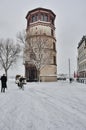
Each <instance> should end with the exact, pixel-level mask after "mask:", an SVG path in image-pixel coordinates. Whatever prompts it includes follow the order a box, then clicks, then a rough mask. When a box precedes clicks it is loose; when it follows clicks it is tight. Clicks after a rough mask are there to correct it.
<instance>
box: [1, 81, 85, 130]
mask: <svg viewBox="0 0 86 130" xmlns="http://www.w3.org/2000/svg"><path fill="white" fill-rule="evenodd" d="M0 130H86V84H81V83H77V82H72V83H69V82H68V81H59V82H51V83H49V82H48V83H44V82H43V83H38V82H33V83H27V84H26V85H24V90H22V89H19V88H18V87H17V85H16V84H15V81H14V80H8V89H7V90H6V92H5V93H0Z"/></svg>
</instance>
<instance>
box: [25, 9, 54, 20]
mask: <svg viewBox="0 0 86 130" xmlns="http://www.w3.org/2000/svg"><path fill="white" fill-rule="evenodd" d="M37 10H43V11H47V12H50V13H52V14H53V16H54V17H56V15H55V14H54V12H53V11H52V10H50V9H46V8H41V7H39V8H35V9H33V10H30V11H28V13H27V15H26V19H27V17H28V15H30V14H31V13H32V12H35V11H37Z"/></svg>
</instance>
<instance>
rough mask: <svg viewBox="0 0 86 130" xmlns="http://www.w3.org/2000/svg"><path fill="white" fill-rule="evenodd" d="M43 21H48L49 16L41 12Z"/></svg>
mask: <svg viewBox="0 0 86 130" xmlns="http://www.w3.org/2000/svg"><path fill="white" fill-rule="evenodd" d="M41 21H46V22H47V21H48V16H47V15H46V14H41Z"/></svg>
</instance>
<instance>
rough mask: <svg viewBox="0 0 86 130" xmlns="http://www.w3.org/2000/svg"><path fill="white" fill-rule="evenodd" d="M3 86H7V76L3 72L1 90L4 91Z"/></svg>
mask: <svg viewBox="0 0 86 130" xmlns="http://www.w3.org/2000/svg"><path fill="white" fill-rule="evenodd" d="M5 88H7V76H6V75H5V74H3V76H1V92H5Z"/></svg>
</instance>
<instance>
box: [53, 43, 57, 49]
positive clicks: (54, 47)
mask: <svg viewBox="0 0 86 130" xmlns="http://www.w3.org/2000/svg"><path fill="white" fill-rule="evenodd" d="M53 50H56V46H55V42H53Z"/></svg>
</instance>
